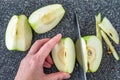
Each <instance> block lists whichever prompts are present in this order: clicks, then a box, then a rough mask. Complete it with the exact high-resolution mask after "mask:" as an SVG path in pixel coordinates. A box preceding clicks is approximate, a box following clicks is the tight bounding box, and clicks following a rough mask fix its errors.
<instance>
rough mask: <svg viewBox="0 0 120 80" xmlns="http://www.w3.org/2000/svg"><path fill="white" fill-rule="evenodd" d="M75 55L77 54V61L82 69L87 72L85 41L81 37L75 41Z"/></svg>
mask: <svg viewBox="0 0 120 80" xmlns="http://www.w3.org/2000/svg"><path fill="white" fill-rule="evenodd" d="M80 39H81V40H80ZM80 45H81V46H80ZM76 56H77V61H78V62H79V64H80V65H81V67H82V68H83V69H84V71H85V72H87V71H88V56H87V49H86V42H85V40H84V39H83V38H79V39H78V40H77V41H76ZM82 61H83V62H84V63H83V62H82Z"/></svg>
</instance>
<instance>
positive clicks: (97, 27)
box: [95, 13, 102, 41]
mask: <svg viewBox="0 0 120 80" xmlns="http://www.w3.org/2000/svg"><path fill="white" fill-rule="evenodd" d="M95 20H96V36H97V37H98V38H99V39H100V40H101V41H102V36H101V32H100V27H99V23H101V13H99V14H98V15H96V16H95Z"/></svg>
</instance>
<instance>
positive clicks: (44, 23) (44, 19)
mask: <svg viewBox="0 0 120 80" xmlns="http://www.w3.org/2000/svg"><path fill="white" fill-rule="evenodd" d="M64 14H65V10H64V8H63V7H62V5H61V4H52V5H48V6H45V7H42V8H40V9H38V10H36V11H34V12H33V13H32V14H31V15H30V17H29V23H30V25H31V26H32V28H33V30H34V31H35V32H36V33H39V34H41V33H45V32H48V31H50V30H51V29H53V28H54V27H55V26H56V25H57V24H58V23H59V22H60V21H61V19H62V18H63V16H64Z"/></svg>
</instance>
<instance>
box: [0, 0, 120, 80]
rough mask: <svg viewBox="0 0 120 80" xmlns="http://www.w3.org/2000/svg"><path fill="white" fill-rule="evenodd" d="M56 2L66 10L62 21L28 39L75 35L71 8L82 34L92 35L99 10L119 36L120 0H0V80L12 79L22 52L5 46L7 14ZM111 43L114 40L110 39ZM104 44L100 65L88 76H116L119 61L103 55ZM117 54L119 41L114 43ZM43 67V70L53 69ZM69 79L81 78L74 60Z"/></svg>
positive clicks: (116, 79) (110, 79)
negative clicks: (47, 30) (73, 67)
mask: <svg viewBox="0 0 120 80" xmlns="http://www.w3.org/2000/svg"><path fill="white" fill-rule="evenodd" d="M53 3H60V4H62V5H63V7H64V8H65V10H66V14H65V16H64V18H63V19H62V21H61V22H60V23H59V24H58V25H57V26H56V27H55V28H54V29H53V30H51V31H49V32H47V33H45V34H36V33H35V32H34V31H33V40H32V43H33V42H34V41H35V40H37V39H42V38H46V37H52V36H54V35H56V34H57V33H62V34H63V37H71V38H72V39H73V40H74V41H75V40H76V38H77V34H76V31H77V30H76V28H75V23H74V11H75V10H76V11H77V13H78V15H79V23H80V27H81V30H82V31H81V33H82V36H84V35H90V34H92V35H95V18H94V16H95V15H96V14H98V13H99V12H101V13H102V17H104V16H106V17H108V19H109V20H110V21H111V22H112V24H113V25H114V27H115V28H116V29H117V31H118V33H119V37H120V0H0V80H13V79H14V76H15V74H16V72H17V69H18V66H19V63H20V61H21V59H22V58H23V57H24V56H25V55H26V54H27V52H28V51H26V52H19V51H9V50H7V48H6V46H5V31H6V27H7V24H8V21H9V20H10V18H11V16H13V15H15V14H17V15H19V14H25V15H27V16H28V17H29V15H30V14H31V13H32V12H33V11H34V10H36V9H38V8H40V7H42V6H46V5H48V4H53ZM113 44H114V43H113ZM103 45H104V53H103V59H102V62H101V65H100V67H99V69H98V71H97V72H96V73H87V79H88V80H120V61H116V60H115V59H114V58H113V56H112V55H107V54H106V52H107V46H106V44H105V43H103ZM114 46H115V49H116V50H117V52H118V55H119V56H120V45H116V44H114ZM56 71H57V69H56V68H55V66H53V68H52V69H45V72H46V73H51V72H56ZM69 80H82V78H81V73H80V68H79V66H78V64H77V63H76V66H75V69H74V72H73V73H72V75H71V78H70V79H69Z"/></svg>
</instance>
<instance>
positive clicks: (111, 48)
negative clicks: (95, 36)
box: [101, 30, 119, 60]
mask: <svg viewBox="0 0 120 80" xmlns="http://www.w3.org/2000/svg"><path fill="white" fill-rule="evenodd" d="M101 34H102V37H103V39H104V40H105V42H106V43H107V45H108V46H109V47H110V50H111V52H112V54H113V56H114V58H115V59H116V60H119V56H118V54H117V52H116V50H115V48H114V46H113V45H112V44H111V42H110V40H109V38H108V37H107V35H106V34H105V33H104V32H103V31H102V30H101Z"/></svg>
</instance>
